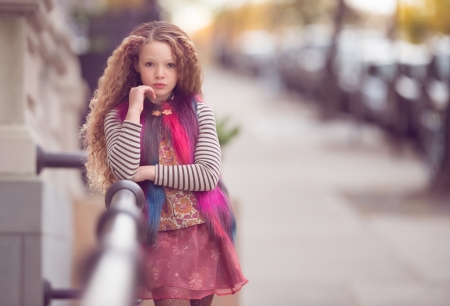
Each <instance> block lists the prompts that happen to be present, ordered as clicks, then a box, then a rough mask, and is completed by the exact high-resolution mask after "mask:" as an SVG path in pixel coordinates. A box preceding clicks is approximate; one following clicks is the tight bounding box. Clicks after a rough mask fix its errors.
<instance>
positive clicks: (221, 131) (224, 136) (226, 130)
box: [216, 116, 241, 149]
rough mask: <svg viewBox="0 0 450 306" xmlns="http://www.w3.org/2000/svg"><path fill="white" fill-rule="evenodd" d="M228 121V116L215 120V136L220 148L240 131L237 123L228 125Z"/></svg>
mask: <svg viewBox="0 0 450 306" xmlns="http://www.w3.org/2000/svg"><path fill="white" fill-rule="evenodd" d="M229 121H230V116H226V117H223V118H220V119H217V121H216V129H217V136H218V137H219V143H220V146H221V147H222V149H223V147H224V146H226V145H227V144H228V143H230V141H231V140H233V139H234V138H235V137H236V136H238V135H239V133H240V132H241V127H240V126H239V125H234V126H231V127H230V126H228V123H229Z"/></svg>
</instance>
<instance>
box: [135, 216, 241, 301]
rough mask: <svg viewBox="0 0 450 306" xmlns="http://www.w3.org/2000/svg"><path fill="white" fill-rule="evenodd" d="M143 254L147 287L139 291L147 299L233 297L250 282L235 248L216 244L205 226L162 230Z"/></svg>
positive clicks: (225, 243)
mask: <svg viewBox="0 0 450 306" xmlns="http://www.w3.org/2000/svg"><path fill="white" fill-rule="evenodd" d="M144 252H145V254H144V256H145V264H146V267H145V268H146V271H145V273H144V274H145V278H146V284H145V286H141V287H139V288H138V297H140V298H141V299H144V300H146V299H155V300H161V299H201V298H203V297H205V296H207V295H210V294H217V295H227V294H234V293H236V292H237V291H239V290H240V289H241V287H242V286H243V285H245V284H246V283H247V282H248V280H247V279H245V277H244V276H243V275H242V272H241V267H240V265H239V260H238V257H237V255H236V250H235V248H234V245H233V244H232V243H231V242H219V241H216V240H215V239H214V238H213V237H211V236H210V234H209V230H208V227H207V226H206V224H198V225H193V226H189V227H185V228H182V229H178V230H171V231H160V232H159V233H158V240H157V242H156V244H155V245H153V246H151V247H147V248H146V249H145V251H144Z"/></svg>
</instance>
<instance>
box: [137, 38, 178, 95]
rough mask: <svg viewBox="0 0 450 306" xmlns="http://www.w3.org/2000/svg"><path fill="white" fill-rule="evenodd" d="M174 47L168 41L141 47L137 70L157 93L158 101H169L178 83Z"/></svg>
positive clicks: (144, 81)
mask: <svg viewBox="0 0 450 306" xmlns="http://www.w3.org/2000/svg"><path fill="white" fill-rule="evenodd" d="M175 64H176V63H175V58H174V56H173V54H172V49H171V48H170V45H169V44H167V43H163V42H159V41H154V42H151V43H148V44H146V45H144V46H142V48H141V52H140V53H139V61H138V63H137V65H136V71H137V72H139V73H140V75H141V80H142V84H144V85H147V86H150V87H151V88H153V90H154V91H155V93H156V102H161V101H167V99H168V98H169V96H170V95H171V93H172V90H173V89H174V88H175V86H176V85H177V81H178V73H177V68H176V66H175Z"/></svg>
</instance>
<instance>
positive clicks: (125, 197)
mask: <svg viewBox="0 0 450 306" xmlns="http://www.w3.org/2000/svg"><path fill="white" fill-rule="evenodd" d="M144 202H145V198H144V194H143V192H142V190H141V188H140V187H139V185H137V184H136V183H134V182H131V181H119V182H116V183H114V184H113V185H112V186H111V187H110V188H109V189H108V191H107V193H106V196H105V204H106V207H107V208H108V210H107V211H106V212H105V213H104V214H103V215H102V216H101V218H100V220H99V223H98V227H97V234H98V237H99V240H100V247H99V250H98V251H97V252H96V254H95V255H94V256H93V258H94V259H93V260H94V261H95V262H94V263H93V264H91V267H92V268H88V269H90V270H91V271H87V273H88V274H89V280H88V281H87V286H86V288H85V294H84V297H83V300H82V303H81V305H83V306H98V305H108V306H129V305H132V303H133V300H134V295H135V289H136V285H137V276H138V269H137V268H138V262H139V256H140V241H139V240H140V237H141V235H142V231H143V222H142V213H141V208H142V207H143V205H144Z"/></svg>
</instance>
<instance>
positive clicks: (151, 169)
mask: <svg viewBox="0 0 450 306" xmlns="http://www.w3.org/2000/svg"><path fill="white" fill-rule="evenodd" d="M146 172H147V175H146V177H147V179H148V180H150V181H155V175H156V166H147V171H146Z"/></svg>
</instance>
